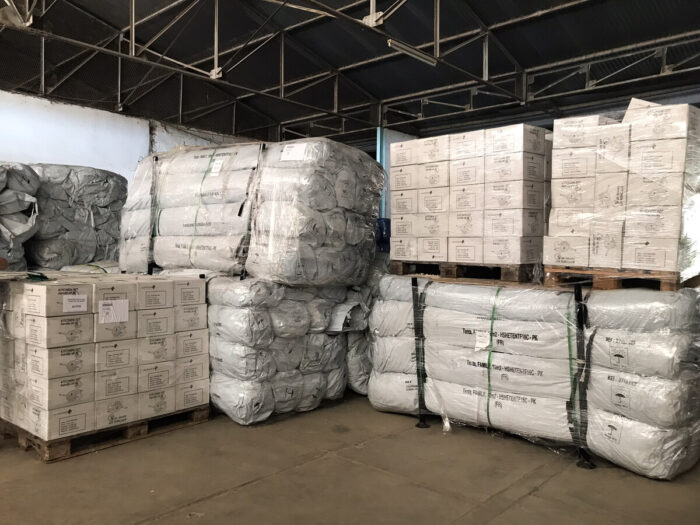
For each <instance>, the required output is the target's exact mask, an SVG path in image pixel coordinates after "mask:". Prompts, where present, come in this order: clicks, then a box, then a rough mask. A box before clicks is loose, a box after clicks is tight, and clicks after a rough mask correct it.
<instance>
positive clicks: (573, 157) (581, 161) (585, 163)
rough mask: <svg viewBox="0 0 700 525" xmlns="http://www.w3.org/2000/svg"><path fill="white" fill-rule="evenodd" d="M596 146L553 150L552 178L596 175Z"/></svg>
mask: <svg viewBox="0 0 700 525" xmlns="http://www.w3.org/2000/svg"><path fill="white" fill-rule="evenodd" d="M595 161H596V148H595V147H585V148H566V149H555V150H554V151H552V180H554V179H580V178H583V177H594V176H595Z"/></svg>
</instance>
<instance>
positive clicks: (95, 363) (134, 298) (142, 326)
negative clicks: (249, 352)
mask: <svg viewBox="0 0 700 525" xmlns="http://www.w3.org/2000/svg"><path fill="white" fill-rule="evenodd" d="M3 289H4V290H5V293H4V294H3V297H4V298H5V300H4V301H3V307H4V308H5V309H6V310H7V311H6V312H5V316H4V319H5V321H6V323H5V327H6V330H5V331H4V334H5V335H6V337H4V338H3V340H2V341H1V344H2V347H1V348H0V354H1V355H2V356H3V357H2V359H1V361H0V362H2V363H3V364H4V369H3V371H2V372H3V373H2V376H1V377H2V383H0V391H2V401H3V404H2V408H1V412H0V417H2V418H3V419H5V420H8V421H10V422H11V423H13V424H15V425H17V426H19V427H21V428H24V429H25V430H27V431H29V432H31V433H32V434H35V435H37V436H38V437H40V438H42V439H45V440H52V439H57V438H63V437H67V436H71V435H75V434H81V433H84V432H90V431H93V430H99V429H103V428H109V427H113V426H117V425H123V424H126V423H130V422H133V421H137V420H139V419H148V418H151V417H155V416H159V415H163V414H167V413H169V412H174V411H176V410H180V409H186V408H190V407H194V406H198V405H202V404H206V403H207V402H208V376H209V368H208V360H209V356H208V333H207V332H208V331H207V330H206V317H207V312H206V304H205V281H204V280H203V279H202V280H200V279H193V280H191V281H189V280H185V281H178V280H171V279H161V278H157V277H148V276H128V275H110V276H106V275H105V276H91V275H85V276H76V275H72V276H66V277H61V278H58V279H56V280H51V281H41V282H30V281H25V282H10V283H3ZM176 331H177V333H176ZM195 341H198V342H195Z"/></svg>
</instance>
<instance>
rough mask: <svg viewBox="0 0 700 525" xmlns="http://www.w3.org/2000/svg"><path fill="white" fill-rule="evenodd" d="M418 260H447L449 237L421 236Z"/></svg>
mask: <svg viewBox="0 0 700 525" xmlns="http://www.w3.org/2000/svg"><path fill="white" fill-rule="evenodd" d="M417 241H418V259H417V260H418V261H425V262H440V261H447V237H419V238H418V239H417Z"/></svg>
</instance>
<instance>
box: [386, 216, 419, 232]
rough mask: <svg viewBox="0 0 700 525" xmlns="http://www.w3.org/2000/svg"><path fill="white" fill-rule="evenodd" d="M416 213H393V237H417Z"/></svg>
mask: <svg viewBox="0 0 700 525" xmlns="http://www.w3.org/2000/svg"><path fill="white" fill-rule="evenodd" d="M416 217H417V214H416V213H406V214H392V215H391V236H392V237H415V236H416V235H417V233H416V232H417V230H416Z"/></svg>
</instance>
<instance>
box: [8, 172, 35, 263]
mask: <svg viewBox="0 0 700 525" xmlns="http://www.w3.org/2000/svg"><path fill="white" fill-rule="evenodd" d="M38 189H39V176H38V175H37V174H36V172H35V171H34V170H33V169H32V168H31V167H30V166H27V165H26V164H15V163H4V162H0V257H2V258H3V259H5V260H7V262H8V270H10V271H21V270H26V269H27V262H26V260H25V257H24V254H25V250H24V247H23V244H24V243H25V242H26V241H27V240H29V239H30V238H31V237H32V235H34V233H35V232H36V230H37V212H38V206H37V200H36V197H35V195H36V193H37V191H38Z"/></svg>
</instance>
